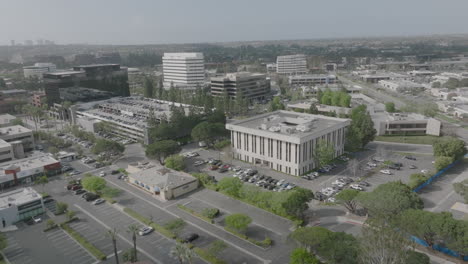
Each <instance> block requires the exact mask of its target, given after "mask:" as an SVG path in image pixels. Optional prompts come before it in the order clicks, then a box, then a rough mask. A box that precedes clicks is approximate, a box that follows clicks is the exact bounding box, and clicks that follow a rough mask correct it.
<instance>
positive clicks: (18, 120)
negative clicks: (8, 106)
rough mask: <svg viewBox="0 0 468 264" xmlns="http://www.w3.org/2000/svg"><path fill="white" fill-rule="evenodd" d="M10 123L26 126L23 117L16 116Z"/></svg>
mask: <svg viewBox="0 0 468 264" xmlns="http://www.w3.org/2000/svg"><path fill="white" fill-rule="evenodd" d="M10 124H11V125H12V126H24V124H23V120H22V119H21V118H15V119H13V120H11V122H10Z"/></svg>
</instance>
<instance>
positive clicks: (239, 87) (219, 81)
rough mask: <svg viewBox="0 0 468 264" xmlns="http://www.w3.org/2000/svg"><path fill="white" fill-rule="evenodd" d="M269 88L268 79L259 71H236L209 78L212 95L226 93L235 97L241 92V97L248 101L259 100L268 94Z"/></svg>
mask: <svg viewBox="0 0 468 264" xmlns="http://www.w3.org/2000/svg"><path fill="white" fill-rule="evenodd" d="M270 88H271V87H270V79H268V78H267V76H266V75H265V74H260V73H249V72H238V73H229V74H226V75H225V76H222V77H213V78H211V94H212V95H213V96H224V94H225V93H227V95H228V96H229V97H230V98H232V99H235V98H237V97H238V96H239V95H240V94H242V96H243V98H246V99H248V100H250V101H255V100H257V101H260V100H265V99H266V98H267V97H269V96H270V92H271V89H270Z"/></svg>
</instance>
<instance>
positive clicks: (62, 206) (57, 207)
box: [55, 202, 68, 215]
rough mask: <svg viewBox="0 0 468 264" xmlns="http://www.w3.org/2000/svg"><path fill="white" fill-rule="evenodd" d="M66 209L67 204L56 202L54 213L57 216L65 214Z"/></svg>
mask: <svg viewBox="0 0 468 264" xmlns="http://www.w3.org/2000/svg"><path fill="white" fill-rule="evenodd" d="M67 209H68V204H66V203H61V202H57V203H56V205H55V212H56V214H57V215H60V214H63V213H65V212H66V211H67Z"/></svg>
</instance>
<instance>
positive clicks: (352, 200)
mask: <svg viewBox="0 0 468 264" xmlns="http://www.w3.org/2000/svg"><path fill="white" fill-rule="evenodd" d="M358 195H359V191H358V190H353V189H345V190H343V191H341V192H339V193H338V194H337V195H336V196H335V198H336V201H337V202H338V203H339V204H341V205H343V206H344V207H346V209H348V211H349V212H350V213H355V212H356V209H357V202H356V197H357V196H358Z"/></svg>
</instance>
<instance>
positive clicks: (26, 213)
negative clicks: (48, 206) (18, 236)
mask: <svg viewBox="0 0 468 264" xmlns="http://www.w3.org/2000/svg"><path fill="white" fill-rule="evenodd" d="M44 212H45V208H44V203H43V201H42V196H41V195H40V194H39V193H38V192H36V191H35V190H34V189H32V188H31V187H28V188H21V189H17V190H14V191H10V192H6V193H2V194H0V219H1V221H2V223H1V226H2V228H5V227H8V226H10V225H13V224H15V223H17V222H19V221H23V220H27V219H31V217H33V216H37V215H40V214H43V213H44Z"/></svg>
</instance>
